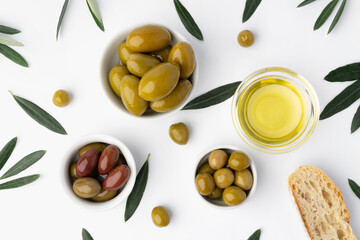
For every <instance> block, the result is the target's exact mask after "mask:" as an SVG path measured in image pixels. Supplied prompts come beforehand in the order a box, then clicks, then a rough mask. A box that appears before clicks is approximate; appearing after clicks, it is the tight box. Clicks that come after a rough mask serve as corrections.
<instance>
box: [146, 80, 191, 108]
mask: <svg viewBox="0 0 360 240" xmlns="http://www.w3.org/2000/svg"><path fill="white" fill-rule="evenodd" d="M191 88H192V84H191V82H190V81H189V80H187V79H183V80H180V81H179V83H178V84H177V86H176V87H175V89H174V90H173V91H172V92H171V93H170V94H169V95H167V96H166V97H164V98H161V99H160V100H157V101H153V102H150V107H151V109H152V110H154V111H155V112H169V111H171V110H173V109H174V108H176V107H178V106H179V105H180V104H182V103H183V102H184V101H185V99H186V97H187V96H188V95H189V93H190V90H191Z"/></svg>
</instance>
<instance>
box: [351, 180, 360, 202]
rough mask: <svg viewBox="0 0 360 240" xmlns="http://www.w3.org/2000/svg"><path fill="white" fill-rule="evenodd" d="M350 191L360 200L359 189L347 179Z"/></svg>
mask: <svg viewBox="0 0 360 240" xmlns="http://www.w3.org/2000/svg"><path fill="white" fill-rule="evenodd" d="M348 181H349V185H350V187H351V190H353V192H354V193H355V195H356V196H357V197H358V198H359V199H360V187H359V185H357V184H356V182H354V181H353V180H351V179H348Z"/></svg>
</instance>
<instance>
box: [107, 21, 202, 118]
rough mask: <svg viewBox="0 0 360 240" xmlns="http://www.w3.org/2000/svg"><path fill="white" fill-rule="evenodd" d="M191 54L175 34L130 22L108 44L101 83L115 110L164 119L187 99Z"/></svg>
mask: <svg viewBox="0 0 360 240" xmlns="http://www.w3.org/2000/svg"><path fill="white" fill-rule="evenodd" d="M139 39H140V41H139ZM195 56H196V55H195V52H194V50H193V48H192V47H191V45H190V44H189V43H188V41H187V40H186V39H185V38H184V37H183V36H182V35H181V34H180V33H179V32H177V31H175V30H173V29H170V28H168V27H165V26H162V25H157V24H147V25H141V26H135V27H132V28H130V29H128V30H124V31H122V32H121V33H120V34H119V35H117V36H116V37H115V38H114V39H113V40H112V41H111V42H110V43H109V44H108V47H107V49H106V51H105V53H104V55H103V58H102V61H101V66H100V79H101V83H102V86H103V89H104V91H105V93H106V95H107V96H108V98H109V100H110V102H112V103H113V104H114V105H115V106H116V107H117V108H118V109H119V110H120V112H122V113H124V114H127V115H130V116H135V117H140V118H146V119H148V118H158V117H165V116H168V115H170V114H173V113H175V112H177V111H180V110H181V109H182V108H183V107H184V106H185V104H186V103H187V100H188V99H191V98H192V94H193V92H194V90H193V89H194V87H195V86H196V83H197V79H198V64H197V63H196V57H195Z"/></svg>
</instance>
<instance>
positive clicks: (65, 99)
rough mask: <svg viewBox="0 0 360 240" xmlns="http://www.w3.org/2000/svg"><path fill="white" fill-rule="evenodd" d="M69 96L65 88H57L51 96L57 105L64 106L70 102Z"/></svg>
mask: <svg viewBox="0 0 360 240" xmlns="http://www.w3.org/2000/svg"><path fill="white" fill-rule="evenodd" d="M70 100H71V96H70V94H69V93H68V92H67V91H65V90H62V89H60V90H57V91H56V92H55V93H54V96H53V103H54V104H55V105H56V106H58V107H65V106H66V105H68V104H69V103H70Z"/></svg>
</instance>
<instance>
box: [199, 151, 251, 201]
mask: <svg viewBox="0 0 360 240" xmlns="http://www.w3.org/2000/svg"><path fill="white" fill-rule="evenodd" d="M207 160H208V161H206V162H205V163H204V164H203V165H201V166H200V167H199V168H198V170H197V174H196V178H195V182H196V188H197V190H198V192H199V193H200V194H201V195H202V196H204V197H205V198H209V199H212V200H215V199H220V198H221V199H222V201H223V202H224V203H225V204H226V205H229V206H234V205H238V204H240V203H242V202H243V201H244V200H245V199H246V197H247V194H248V193H249V191H250V190H251V187H252V185H253V176H252V173H251V170H250V168H249V167H250V159H249V157H248V156H247V155H246V154H244V153H242V152H232V153H231V155H230V158H229V157H228V154H227V153H226V152H225V151H224V150H221V149H217V150H214V151H212V152H211V153H210V155H209V157H208V159H207Z"/></svg>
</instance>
